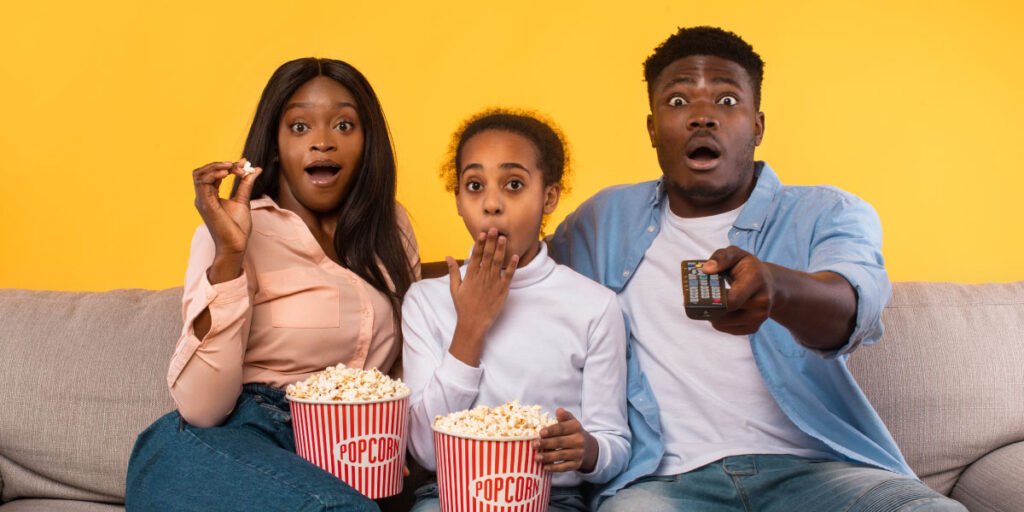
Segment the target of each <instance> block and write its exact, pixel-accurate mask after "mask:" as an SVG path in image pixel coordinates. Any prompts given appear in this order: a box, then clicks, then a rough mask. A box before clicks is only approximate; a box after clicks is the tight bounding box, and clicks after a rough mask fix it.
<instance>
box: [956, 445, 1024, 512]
mask: <svg viewBox="0 0 1024 512" xmlns="http://www.w3.org/2000/svg"><path fill="white" fill-rule="evenodd" d="M953 497H954V498H956V499H957V501H959V502H960V503H963V504H964V506H965V507H967V508H968V509H969V510H971V512H1001V511H1010V510H1020V507H1021V506H1024V442H1020V443H1014V444H1011V445H1010V446H1004V447H1002V448H1000V449H998V450H996V451H994V452H992V453H990V454H988V455H986V456H984V457H982V458H981V460H979V461H977V462H975V463H974V464H971V466H970V467H969V468H967V471H964V474H963V476H961V477H960V481H959V482H957V483H956V487H954V488H953Z"/></svg>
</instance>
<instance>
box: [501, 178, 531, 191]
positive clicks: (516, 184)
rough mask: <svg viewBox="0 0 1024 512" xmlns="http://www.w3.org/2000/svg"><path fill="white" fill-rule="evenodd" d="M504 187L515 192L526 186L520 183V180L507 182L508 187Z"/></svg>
mask: <svg viewBox="0 0 1024 512" xmlns="http://www.w3.org/2000/svg"><path fill="white" fill-rule="evenodd" d="M505 186H506V187H507V188H508V189H509V190H512V191H516V190H522V189H523V187H525V186H526V185H525V184H524V183H523V182H522V181H520V180H512V181H510V182H508V185H505Z"/></svg>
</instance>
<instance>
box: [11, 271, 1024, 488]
mask: <svg viewBox="0 0 1024 512" xmlns="http://www.w3.org/2000/svg"><path fill="white" fill-rule="evenodd" d="M894 290H895V291H894V296H893V299H892V301H891V303H890V304H889V307H888V308H887V309H886V310H885V313H884V318H885V323H886V333H885V338H884V339H883V340H882V341H881V342H880V343H879V344H877V345H875V346H872V347H864V348H862V349H860V350H858V351H856V352H855V353H854V354H853V356H852V357H851V358H850V361H849V364H850V368H851V370H853V373H854V375H855V376H856V378H857V380H858V382H860V384H861V386H862V387H863V389H864V391H865V393H866V394H867V396H868V398H870V399H871V402H872V403H873V404H874V406H875V408H876V409H877V410H878V413H879V415H881V417H882V419H883V420H884V421H885V423H886V425H888V426H889V429H890V431H891V432H892V433H893V436H894V437H895V438H896V441H897V442H898V443H899V445H900V447H901V448H902V450H903V453H904V455H905V456H906V457H907V460H908V462H909V463H910V465H911V467H913V468H914V470H915V471H916V472H917V473H918V475H919V476H921V477H922V478H923V479H924V480H925V482H926V483H928V484H929V485H931V486H932V487H933V488H935V489H937V490H939V491H941V492H944V493H947V494H948V493H949V491H950V489H951V488H952V487H953V485H954V483H955V482H956V479H957V478H958V477H959V475H960V473H962V472H963V470H964V469H965V467H966V466H968V465H969V464H971V463H972V462H973V461H975V460H977V459H978V458H979V457H981V456H982V455H984V454H986V453H988V452H990V451H992V450H993V449H995V448H998V447H1000V446H1003V445H1006V444H1009V443H1011V442H1015V441H1021V440H1024V282H1019V283H1009V284H983V285H960V284H950V283H895V286H894ZM180 309H181V288H171V289H168V290H160V291H148V290H115V291H110V292H101V293H73V292H48V291H28V290H0V501H8V500H11V499H14V498H23V497H46V498H64V499H84V500H91V501H106V502H111V503H120V502H122V501H123V497H124V475H125V472H126V469H127V464H128V456H129V454H130V453H131V449H132V445H133V443H134V441H135V437H136V435H137V434H138V433H139V432H141V431H142V430H143V429H144V428H146V427H147V426H148V425H149V424H150V423H152V422H153V421H155V420H156V419H157V418H158V417H160V416H161V415H162V414H164V413H166V412H167V411H169V410H171V409H172V408H173V403H172V402H171V399H170V395H169V393H168V392H167V386H166V385H165V381H164V375H165V373H166V370H167V364H168V362H169V361H170V357H171V353H172V352H173V350H174V343H175V340H176V339H177V337H178V333H179V332H180V330H181V319H180V318H181V313H180Z"/></svg>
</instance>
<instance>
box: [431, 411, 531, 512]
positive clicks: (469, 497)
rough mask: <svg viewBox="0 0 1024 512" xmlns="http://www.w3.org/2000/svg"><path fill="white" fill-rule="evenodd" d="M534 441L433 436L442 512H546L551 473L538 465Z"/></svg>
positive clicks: (438, 434) (525, 439)
mask: <svg viewBox="0 0 1024 512" xmlns="http://www.w3.org/2000/svg"><path fill="white" fill-rule="evenodd" d="M534 439H536V436H534V437H512V438H509V437H504V438H498V439H493V438H490V439H488V438H477V437H470V436H459V435H454V434H450V433H447V432H442V431H439V430H434V455H435V457H436V458H437V489H438V493H439V496H440V501H441V512H546V511H547V509H548V500H549V499H550V497H551V473H550V472H548V471H544V469H543V464H541V463H539V462H537V461H536V460H535V457H536V455H537V452H535V451H534V450H533V446H531V441H533V440H534Z"/></svg>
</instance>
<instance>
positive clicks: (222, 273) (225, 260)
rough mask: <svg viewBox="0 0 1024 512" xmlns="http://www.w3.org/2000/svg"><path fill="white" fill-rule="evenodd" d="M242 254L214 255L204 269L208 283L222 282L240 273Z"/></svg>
mask: <svg viewBox="0 0 1024 512" xmlns="http://www.w3.org/2000/svg"><path fill="white" fill-rule="evenodd" d="M242 260H243V255H242V254H229V255H221V254H218V255H215V256H214V257H213V263H212V264H211V265H210V268H209V269H207V271H206V278H207V279H208V280H209V281H210V284H218V283H224V282H227V281H231V280H232V279H237V278H238V277H239V276H241V275H242Z"/></svg>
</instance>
